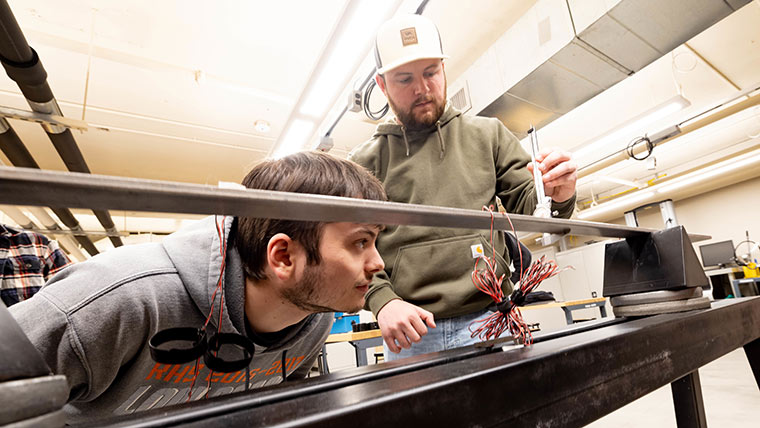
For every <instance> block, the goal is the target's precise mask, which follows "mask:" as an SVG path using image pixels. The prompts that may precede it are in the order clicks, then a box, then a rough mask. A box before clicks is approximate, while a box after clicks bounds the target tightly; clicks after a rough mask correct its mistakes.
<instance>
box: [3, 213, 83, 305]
mask: <svg viewBox="0 0 760 428" xmlns="http://www.w3.org/2000/svg"><path fill="white" fill-rule="evenodd" d="M70 264H71V260H69V258H68V257H67V256H66V254H65V253H64V252H63V251H61V249H60V248H59V247H58V243H57V242H56V241H52V240H50V239H48V238H46V237H45V236H43V235H40V234H39V233H34V232H28V231H25V230H21V229H16V228H13V227H10V226H6V225H4V224H0V275H2V276H1V279H2V287H1V288H0V297H1V298H2V299H3V303H5V306H11V305H14V304H16V303H18V302H20V301H22V300H26V299H28V298H30V297H32V296H33V295H34V293H36V292H37V291H39V289H40V287H42V286H43V285H44V284H45V281H47V280H48V279H49V278H51V277H52V276H53V275H55V274H56V273H57V272H58V271H60V270H61V269H63V268H64V267H66V266H68V265H70Z"/></svg>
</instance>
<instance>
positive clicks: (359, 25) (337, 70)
mask: <svg viewBox="0 0 760 428" xmlns="http://www.w3.org/2000/svg"><path fill="white" fill-rule="evenodd" d="M401 2H402V0H394V1H377V0H348V1H347V2H346V7H345V8H344V10H343V14H342V15H341V17H340V19H339V20H338V22H337V23H336V24H335V30H334V31H333V33H332V35H331V36H330V39H329V40H328V42H327V45H326V47H325V49H324V51H323V53H322V55H321V57H320V58H319V60H318V61H317V64H316V65H315V67H314V70H313V71H312V73H311V76H310V77H309V81H308V82H307V83H306V87H305V89H304V91H303V92H302V93H301V96H300V97H299V98H298V102H296V105H295V107H294V108H293V110H292V111H291V113H290V117H288V120H287V122H285V126H284V127H283V131H282V134H281V136H280V138H279V139H278V140H277V142H276V143H275V147H274V148H273V151H274V153H273V156H274V157H282V156H286V155H288V154H290V153H294V152H297V151H298V150H301V149H302V148H304V146H305V145H306V143H308V142H309V141H308V140H309V138H310V137H311V136H312V135H313V133H314V132H315V130H316V126H317V125H318V124H321V123H322V122H323V121H324V119H325V116H327V114H328V112H329V111H330V108H332V107H333V106H334V105H335V102H336V100H338V99H339V97H340V95H341V92H342V91H343V90H344V89H345V88H346V87H347V86H348V84H349V80H350V79H351V76H352V75H353V74H354V73H355V72H356V70H357V68H358V67H359V65H360V64H361V62H362V60H364V59H365V58H366V57H367V54H368V52H369V50H370V49H371V47H372V39H373V38H374V36H375V32H376V31H377V28H378V27H380V25H381V24H382V23H383V22H384V21H386V20H387V19H389V18H390V17H391V16H392V15H393V13H394V12H395V11H396V10H397V9H398V7H399V5H400V4H401ZM305 122H308V123H309V125H308V132H306V131H305V130H306V128H307V126H306V125H305ZM299 123H300V124H299ZM295 127H299V129H298V130H297V131H291V128H295ZM296 136H297V138H296Z"/></svg>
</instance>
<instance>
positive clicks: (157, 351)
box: [148, 327, 206, 364]
mask: <svg viewBox="0 0 760 428" xmlns="http://www.w3.org/2000/svg"><path fill="white" fill-rule="evenodd" d="M174 341H186V342H190V343H191V344H190V347H182V348H169V349H161V348H160V346H161V345H163V344H164V343H167V342H174ZM148 346H149V347H150V356H151V357H152V358H153V361H155V362H157V363H161V364H184V363H187V362H190V361H193V360H196V359H198V358H199V357H200V356H201V355H203V353H204V352H206V331H205V330H203V329H199V328H192V327H176V328H167V329H165V330H161V331H159V332H157V333H156V334H154V335H153V337H151V338H150V340H149V341H148Z"/></svg>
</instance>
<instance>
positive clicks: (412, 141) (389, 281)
mask: <svg viewBox="0 0 760 428" xmlns="http://www.w3.org/2000/svg"><path fill="white" fill-rule="evenodd" d="M349 159H351V160H353V161H355V162H357V163H359V164H360V165H363V166H364V167H365V168H367V169H369V170H370V171H372V172H373V173H374V174H375V176H377V178H378V179H380V181H382V182H383V185H384V186H385V190H386V192H387V193H388V198H389V199H390V200H391V201H394V202H406V203H411V204H421V205H434V206H441V207H453V208H465V209H473V210H480V209H482V207H483V206H489V205H493V206H495V198H496V196H498V197H499V198H501V201H502V202H503V204H504V206H505V208H506V209H507V211H508V212H510V213H519V214H531V213H532V212H533V210H534V209H535V206H536V195H535V189H534V185H533V179H532V174H531V173H530V172H529V171H528V169H527V168H526V165H527V164H528V163H529V162H530V156H528V154H527V153H526V152H525V150H523V148H522V147H521V146H520V143H519V141H518V140H517V138H516V137H515V136H514V135H512V133H510V132H509V131H508V130H507V129H506V128H505V127H504V125H502V123H501V122H499V121H498V120H497V119H493V118H485V117H478V116H465V115H462V114H461V112H459V111H457V110H456V109H454V108H453V107H451V106H447V108H446V110H445V111H444V113H443V115H441V117H440V119H439V120H438V122H437V123H436V124H435V125H433V126H431V127H430V128H428V129H425V130H422V131H410V130H407V129H405V128H404V127H402V126H401V125H399V124H397V123H396V122H395V120H393V119H391V120H390V121H387V122H385V123H382V124H380V125H378V127H377V130H376V131H375V134H374V135H373V136H372V139H371V140H369V141H367V142H365V143H364V144H362V145H360V146H359V147H357V148H356V149H355V150H354V151H353V152H352V153H351V154H350V155H349ZM574 203H575V197H573V198H571V199H570V200H568V201H566V202H563V203H561V204H556V203H553V204H552V209H553V210H556V211H558V212H559V215H560V216H561V217H564V218H567V217H570V215H571V214H572V211H573V205H574ZM488 235H489V233H488V231H487V230H471V229H454V228H437V227H422V226H389V227H388V228H386V229H385V231H383V232H382V233H381V235H380V237H379V238H378V241H377V247H378V250H379V252H380V255H381V256H382V257H383V260H384V261H385V271H384V272H380V273H379V274H377V275H375V278H374V280H373V282H372V284H371V285H370V289H369V291H368V292H367V307H368V309H370V310H371V311H372V312H373V313H374V314H375V316H377V313H378V312H379V311H380V309H382V307H383V306H385V304H386V303H388V302H389V301H390V300H393V299H397V298H402V299H404V300H405V301H407V302H410V303H412V304H415V305H417V306H420V307H422V308H424V309H427V310H429V311H430V312H432V313H433V314H434V315H435V316H436V317H437V318H446V317H452V316H458V315H463V314H468V313H472V312H475V311H479V310H483V309H484V308H486V307H487V306H488V305H489V304H491V303H492V301H491V300H490V298H489V297H488V296H487V295H486V294H484V293H482V292H480V291H478V289H477V288H475V286H474V285H473V282H472V277H471V274H472V270H473V266H474V263H475V258H474V257H473V251H475V248H477V247H473V246H477V245H480V246H481V247H480V248H482V249H483V250H484V251H485V254H486V255H488V256H491V254H492V250H491V245H490V244H489V242H490V239H489V236H488ZM494 247H496V258H497V261H498V264H499V270H498V271H497V273H498V275H501V273H504V272H507V270H506V269H508V268H507V266H508V265H509V261H508V253H507V252H506V251H505V246H504V240H503V237H502V236H501V234H498V233H497V234H494ZM481 267H482V262H481ZM506 277H507V278H508V277H509V274H507V275H506ZM507 278H505V280H504V284H503V289H504V292H505V293H510V292H511V291H512V284H511V283H509V280H508V279H507Z"/></svg>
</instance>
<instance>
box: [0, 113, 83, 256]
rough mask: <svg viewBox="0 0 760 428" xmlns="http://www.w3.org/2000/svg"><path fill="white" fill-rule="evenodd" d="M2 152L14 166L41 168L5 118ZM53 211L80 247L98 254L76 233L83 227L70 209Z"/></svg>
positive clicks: (0, 136) (0, 128)
mask: <svg viewBox="0 0 760 428" xmlns="http://www.w3.org/2000/svg"><path fill="white" fill-rule="evenodd" d="M0 150H2V151H3V153H5V156H7V157H8V160H10V161H11V163H12V164H13V165H14V166H19V167H24V168H35V169H40V166H39V165H37V162H36V161H35V160H34V158H33V157H32V154H31V153H29V150H27V148H26V146H24V143H23V142H22V141H21V139H20V138H19V137H18V134H16V131H14V130H13V128H12V127H11V125H10V123H8V121H7V120H5V118H3V117H0ZM51 209H52V210H53V212H54V213H55V215H57V216H58V218H59V219H61V221H62V222H63V224H65V225H66V227H68V228H69V229H71V230H72V231H73V232H75V235H74V239H76V240H77V242H79V245H81V246H82V248H84V249H85V250H86V251H87V252H88V253H90V255H91V256H94V255H96V254H98V249H97V248H95V244H93V242H92V241H91V240H90V238H88V237H87V236H84V234H77V233H76V232H82V226H80V225H79V221H77V219H76V217H74V214H72V213H71V211H70V210H69V209H68V208H55V207H51ZM22 226H23V225H22ZM56 226H57V227H58V229H60V226H58V225H57V224H56Z"/></svg>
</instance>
